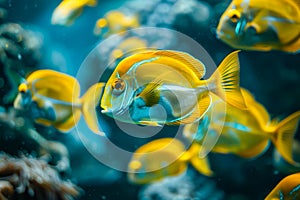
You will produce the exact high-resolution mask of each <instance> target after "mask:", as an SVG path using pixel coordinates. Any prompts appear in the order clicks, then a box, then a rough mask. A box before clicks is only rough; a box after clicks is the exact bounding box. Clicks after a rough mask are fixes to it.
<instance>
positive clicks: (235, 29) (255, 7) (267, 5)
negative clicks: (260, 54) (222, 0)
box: [217, 0, 300, 53]
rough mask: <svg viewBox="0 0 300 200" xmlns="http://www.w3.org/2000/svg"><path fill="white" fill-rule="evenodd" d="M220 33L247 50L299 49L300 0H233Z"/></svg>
mask: <svg viewBox="0 0 300 200" xmlns="http://www.w3.org/2000/svg"><path fill="white" fill-rule="evenodd" d="M217 37H218V38H219V39H221V40H222V41H223V42H225V43H227V44H228V45H230V46H232V47H234V48H237V49H246V50H259V51H269V50H282V51H286V52H292V53H297V52H299V51H300V0H272V1H271V0H233V1H232V2H231V4H230V5H229V6H228V8H227V10H226V11H225V12H224V13H223V15H222V17H221V19H220V22H219V25H218V27H217Z"/></svg>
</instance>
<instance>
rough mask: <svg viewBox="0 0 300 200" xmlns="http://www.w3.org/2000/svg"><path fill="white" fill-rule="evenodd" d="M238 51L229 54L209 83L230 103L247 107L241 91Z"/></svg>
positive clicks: (239, 106) (240, 107)
mask: <svg viewBox="0 0 300 200" xmlns="http://www.w3.org/2000/svg"><path fill="white" fill-rule="evenodd" d="M238 52H239V51H234V52H232V53H231V54H229V55H228V56H227V57H226V58H225V59H224V60H223V61H222V63H221V64H220V65H219V67H218V69H217V70H216V71H215V72H214V73H213V74H212V76H211V77H210V79H209V80H208V82H209V83H213V85H215V86H216V89H214V92H215V93H216V94H217V95H218V96H219V97H221V98H222V99H223V100H225V101H226V102H228V103H229V104H231V105H233V106H235V107H237V108H239V109H247V106H246V103H245V100H244V97H243V95H242V93H241V91H240V85H239V82H240V64H239V58H238Z"/></svg>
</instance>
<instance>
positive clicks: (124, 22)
mask: <svg viewBox="0 0 300 200" xmlns="http://www.w3.org/2000/svg"><path fill="white" fill-rule="evenodd" d="M139 26H140V23H139V19H138V17H137V16H136V15H132V14H130V15H128V14H124V13H123V12H121V11H118V10H112V11H109V12H108V13H107V14H105V16H104V17H103V18H100V19H98V20H97V22H96V24H95V27H94V34H95V35H103V36H104V37H107V36H109V35H111V34H117V33H121V32H123V31H126V30H129V29H132V28H137V27H139ZM104 29H106V30H107V31H105V32H104V31H103V30H104Z"/></svg>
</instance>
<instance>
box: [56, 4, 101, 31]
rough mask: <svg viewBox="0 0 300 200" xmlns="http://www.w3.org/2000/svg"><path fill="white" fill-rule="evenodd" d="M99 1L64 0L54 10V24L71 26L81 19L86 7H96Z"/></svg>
mask: <svg viewBox="0 0 300 200" xmlns="http://www.w3.org/2000/svg"><path fill="white" fill-rule="evenodd" d="M96 5H97V0H63V1H62V2H61V3H60V4H59V5H58V6H57V7H56V8H55V10H54V12H53V14H52V18H51V23H52V24H57V25H63V26H70V25H72V24H73V23H74V21H75V19H76V18H77V17H79V16H80V15H81V13H82V11H83V7H85V6H96Z"/></svg>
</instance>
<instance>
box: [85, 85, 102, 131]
mask: <svg viewBox="0 0 300 200" xmlns="http://www.w3.org/2000/svg"><path fill="white" fill-rule="evenodd" d="M104 86H105V83H96V84H94V85H92V86H91V87H90V88H89V89H88V91H87V92H86V93H85V94H84V96H83V97H82V99H81V101H82V113H83V117H84V119H85V121H86V123H87V125H88V127H89V128H90V129H91V130H92V131H93V132H94V133H96V134H99V135H101V136H103V135H105V134H104V133H103V132H102V131H100V129H99V127H98V117H97V113H96V106H97V105H98V104H99V102H100V99H101V96H102V89H103V87H104Z"/></svg>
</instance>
